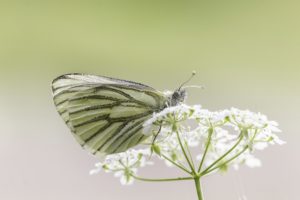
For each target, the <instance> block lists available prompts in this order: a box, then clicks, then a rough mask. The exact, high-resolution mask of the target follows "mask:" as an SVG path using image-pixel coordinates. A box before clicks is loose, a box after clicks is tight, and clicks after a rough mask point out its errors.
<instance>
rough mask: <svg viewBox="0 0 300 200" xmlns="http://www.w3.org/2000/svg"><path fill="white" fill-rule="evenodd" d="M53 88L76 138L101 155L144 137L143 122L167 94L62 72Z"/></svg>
mask: <svg viewBox="0 0 300 200" xmlns="http://www.w3.org/2000/svg"><path fill="white" fill-rule="evenodd" d="M52 89H53V95H54V103H55V105H56V107H57V110H58V112H59V114H60V115H61V116H62V118H63V120H64V121H65V122H66V124H67V125H68V126H69V128H70V129H71V131H72V133H73V135H74V137H75V138H76V140H77V141H78V142H79V143H80V144H81V145H82V146H84V147H85V148H86V149H88V150H89V151H90V152H91V153H93V154H97V155H100V156H101V155H105V154H112V153H117V152H122V151H126V150H127V149H128V148H130V147H132V146H135V145H137V144H139V143H140V142H142V141H143V140H144V139H146V136H145V135H144V134H142V128H143V123H144V122H145V120H147V119H148V118H150V117H151V116H152V113H153V112H158V111H160V110H162V109H163V108H164V107H165V105H166V97H165V96H164V95H163V94H162V93H161V92H159V91H156V90H154V89H153V88H151V87H149V86H146V85H143V84H140V83H135V82H130V81H125V80H120V79H113V78H108V77H102V76H93V75H84V74H67V75H63V76H61V77H58V78H57V79H55V80H54V81H53V85H52Z"/></svg>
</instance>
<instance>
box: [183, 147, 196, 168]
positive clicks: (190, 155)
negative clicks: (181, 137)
mask: <svg viewBox="0 0 300 200" xmlns="http://www.w3.org/2000/svg"><path fill="white" fill-rule="evenodd" d="M184 146H185V148H186V150H187V152H188V156H189V157H190V160H191V163H192V165H193V168H194V169H195V164H194V160H193V156H192V153H191V151H190V148H189V146H188V144H187V142H184Z"/></svg>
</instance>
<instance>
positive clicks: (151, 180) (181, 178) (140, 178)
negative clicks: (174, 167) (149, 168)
mask: <svg viewBox="0 0 300 200" xmlns="http://www.w3.org/2000/svg"><path fill="white" fill-rule="evenodd" d="M131 176H132V177H133V178H134V179H136V180H140V181H147V182H168V181H186V180H193V179H194V178H193V177H178V178H161V179H152V178H142V177H138V176H135V175H133V174H131Z"/></svg>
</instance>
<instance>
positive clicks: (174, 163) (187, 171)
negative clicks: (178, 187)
mask: <svg viewBox="0 0 300 200" xmlns="http://www.w3.org/2000/svg"><path fill="white" fill-rule="evenodd" d="M160 156H161V157H163V158H164V159H166V160H167V161H169V162H170V163H172V164H173V165H175V166H177V167H178V168H180V169H182V170H183V171H185V172H186V173H188V174H191V175H192V172H190V171H189V170H188V169H186V168H185V167H184V166H182V165H181V164H179V163H176V162H175V161H173V160H172V159H171V158H169V157H167V156H165V155H163V154H161V155H160Z"/></svg>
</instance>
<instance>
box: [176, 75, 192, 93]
mask: <svg viewBox="0 0 300 200" xmlns="http://www.w3.org/2000/svg"><path fill="white" fill-rule="evenodd" d="M195 75H196V71H193V72H192V75H191V76H190V77H189V78H188V80H186V81H185V82H183V83H182V84H181V85H180V87H179V88H178V90H180V89H181V88H182V87H183V86H184V85H185V84H187V83H188V82H190V80H191V79H192V78H193V77H194V76H195Z"/></svg>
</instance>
